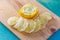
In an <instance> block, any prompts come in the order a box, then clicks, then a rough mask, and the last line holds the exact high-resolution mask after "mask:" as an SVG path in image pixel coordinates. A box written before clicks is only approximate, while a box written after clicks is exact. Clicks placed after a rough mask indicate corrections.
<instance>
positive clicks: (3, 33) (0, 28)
mask: <svg viewBox="0 0 60 40" xmlns="http://www.w3.org/2000/svg"><path fill="white" fill-rule="evenodd" d="M0 40H19V38H17V37H16V36H15V35H14V34H13V33H12V32H11V31H10V30H8V29H7V28H6V27H5V26H4V25H3V24H2V23H1V22H0Z"/></svg>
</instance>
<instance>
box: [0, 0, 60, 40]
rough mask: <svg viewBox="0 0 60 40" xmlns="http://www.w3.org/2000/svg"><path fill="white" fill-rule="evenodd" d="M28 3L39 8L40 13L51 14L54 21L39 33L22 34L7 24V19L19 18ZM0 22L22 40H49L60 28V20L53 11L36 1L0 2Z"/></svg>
mask: <svg viewBox="0 0 60 40" xmlns="http://www.w3.org/2000/svg"><path fill="white" fill-rule="evenodd" d="M27 3H33V4H34V5H36V6H37V7H39V9H40V11H39V13H43V12H49V13H51V14H52V17H53V19H52V20H51V21H50V22H49V23H48V24H47V25H46V28H44V29H43V30H41V31H39V32H37V33H32V34H26V33H20V32H18V31H16V30H15V29H13V28H12V27H11V26H9V25H8V24H7V19H8V18H9V17H11V16H19V14H18V11H19V9H20V8H21V7H22V6H23V5H24V4H27ZM0 22H2V23H3V24H4V25H5V26H6V27H7V28H8V29H10V30H11V31H12V32H13V33H14V34H15V35H16V36H17V37H19V38H20V39H21V40H47V38H48V37H49V36H51V35H52V34H53V33H54V32H55V31H56V30H57V29H59V28H60V19H59V18H58V17H57V16H56V15H55V14H53V13H52V12H51V11H49V10H48V9H46V8H45V7H43V6H42V5H41V4H39V3H38V2H37V1H36V0H0Z"/></svg>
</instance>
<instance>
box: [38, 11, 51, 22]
mask: <svg viewBox="0 0 60 40" xmlns="http://www.w3.org/2000/svg"><path fill="white" fill-rule="evenodd" d="M39 18H40V20H43V21H45V22H48V21H49V20H51V19H52V17H51V14H50V13H48V12H45V13H42V14H40V16H39Z"/></svg>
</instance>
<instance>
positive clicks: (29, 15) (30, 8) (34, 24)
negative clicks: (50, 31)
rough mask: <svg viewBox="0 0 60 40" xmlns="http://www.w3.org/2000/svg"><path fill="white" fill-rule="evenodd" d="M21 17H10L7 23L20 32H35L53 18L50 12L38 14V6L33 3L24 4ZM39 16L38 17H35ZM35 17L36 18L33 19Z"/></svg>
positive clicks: (20, 12)
mask: <svg viewBox="0 0 60 40" xmlns="http://www.w3.org/2000/svg"><path fill="white" fill-rule="evenodd" d="M19 14H20V16H21V17H20V18H18V17H10V18H9V19H8V21H7V23H8V24H9V25H11V26H13V28H15V29H17V30H18V31H20V32H26V33H33V32H37V31H39V30H42V29H43V28H45V26H46V24H47V23H48V21H49V20H51V19H52V17H51V14H50V13H48V12H44V13H41V14H40V15H38V16H37V14H38V8H37V7H36V6H34V5H32V4H27V5H25V6H23V7H22V8H21V9H20V11H19ZM35 16H37V17H36V18H34V17H35ZM33 18H34V19H33Z"/></svg>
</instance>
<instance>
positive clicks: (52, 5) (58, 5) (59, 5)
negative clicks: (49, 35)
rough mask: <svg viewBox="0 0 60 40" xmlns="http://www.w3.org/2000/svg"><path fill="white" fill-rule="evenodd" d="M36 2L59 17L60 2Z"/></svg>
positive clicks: (45, 0) (53, 0)
mask: <svg viewBox="0 0 60 40" xmlns="http://www.w3.org/2000/svg"><path fill="white" fill-rule="evenodd" d="M37 1H38V2H39V3H41V4H42V5H43V6H45V7H46V8H48V9H49V10H51V11H52V12H54V13H55V14H56V15H57V16H59V17H60V0H37Z"/></svg>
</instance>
